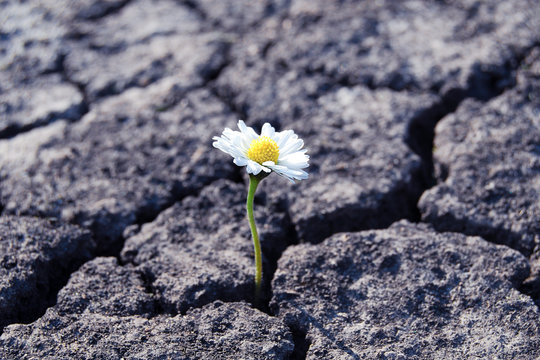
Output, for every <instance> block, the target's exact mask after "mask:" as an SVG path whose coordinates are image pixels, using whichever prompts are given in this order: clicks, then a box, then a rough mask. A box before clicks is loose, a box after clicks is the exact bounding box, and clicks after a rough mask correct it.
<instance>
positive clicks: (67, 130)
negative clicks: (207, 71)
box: [0, 78, 236, 254]
mask: <svg viewBox="0 0 540 360" xmlns="http://www.w3.org/2000/svg"><path fill="white" fill-rule="evenodd" d="M233 121H234V117H233V116H232V115H231V114H230V113H228V112H227V110H226V108H225V106H224V104H223V103H221V102H220V101H218V100H217V99H216V98H215V97H213V96H212V95H210V94H209V93H208V92H207V91H205V90H196V91H192V92H189V93H187V94H186V93H185V92H184V91H183V90H182V89H181V87H178V85H177V83H176V82H175V80H174V79H171V78H168V79H164V80H162V81H160V82H158V83H156V84H154V85H152V86H151V87H149V88H147V89H138V88H137V89H131V90H129V91H126V92H124V93H123V94H122V95H120V96H116V97H111V98H110V99H108V100H107V101H104V102H102V103H100V104H99V106H96V107H94V108H93V109H92V110H91V111H90V112H89V113H87V114H86V115H85V116H84V117H83V119H82V120H81V121H80V122H78V123H76V124H72V125H69V126H66V125H65V123H64V122H58V123H55V124H53V125H51V126H47V127H44V128H40V129H36V130H33V131H31V132H29V133H26V134H22V135H20V136H18V137H15V138H13V139H10V140H6V141H2V142H0V150H1V151H0V153H1V154H2V156H1V157H0V178H1V179H2V181H1V182H0V203H2V205H4V210H3V211H4V213H7V214H30V215H39V216H44V217H57V218H60V219H62V220H64V221H67V222H71V223H76V224H79V225H81V226H83V227H85V228H88V229H90V230H92V231H93V233H94V237H95V239H96V241H97V246H98V248H97V251H98V253H101V254H104V253H105V254H106V253H108V254H111V253H115V252H117V251H119V249H120V247H121V245H122V244H121V234H122V232H123V230H124V229H125V227H126V226H128V225H131V224H134V223H136V222H139V221H140V220H143V219H145V218H152V217H153V216H155V214H157V213H158V212H159V211H160V210H162V209H163V208H165V207H167V206H168V205H169V204H171V203H172V202H173V200H174V199H178V198H181V197H184V196H187V195H190V194H193V193H195V192H196V191H198V190H199V189H201V188H202V187H204V186H205V185H206V184H209V183H211V182H212V181H214V180H216V179H220V178H234V177H235V176H236V175H235V173H234V170H233V166H232V164H230V163H228V162H225V161H223V160H222V159H221V158H218V156H217V155H218V154H217V153H216V152H215V151H211V137H212V135H213V134H217V133H218V132H219V131H221V130H222V129H223V127H224V126H225V125H226V124H228V123H231V122H233Z"/></svg>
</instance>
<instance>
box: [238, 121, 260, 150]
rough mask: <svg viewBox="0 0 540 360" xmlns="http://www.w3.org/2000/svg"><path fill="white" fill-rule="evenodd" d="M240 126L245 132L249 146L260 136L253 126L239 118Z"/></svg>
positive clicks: (243, 132)
mask: <svg viewBox="0 0 540 360" xmlns="http://www.w3.org/2000/svg"><path fill="white" fill-rule="evenodd" d="M238 128H239V129H240V131H241V132H242V134H244V136H245V139H246V142H247V146H248V147H249V144H251V142H252V141H253V140H255V139H256V138H258V137H259V135H257V133H256V132H255V130H253V128H252V127H249V126H246V123H245V122H244V121H242V120H238Z"/></svg>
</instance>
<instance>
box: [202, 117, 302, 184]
mask: <svg viewBox="0 0 540 360" xmlns="http://www.w3.org/2000/svg"><path fill="white" fill-rule="evenodd" d="M238 128H239V129H240V131H234V130H231V129H229V128H226V129H225V130H223V134H222V135H221V136H214V138H213V140H215V141H214V143H213V144H212V145H213V146H214V147H215V148H218V149H219V150H221V151H223V152H226V153H227V154H229V155H231V156H232V157H233V158H234V160H233V162H234V163H235V164H236V165H238V166H245V167H246V171H247V173H248V174H253V175H259V174H260V173H261V171H262V172H264V173H266V174H268V173H270V172H272V171H274V172H275V173H276V174H278V175H281V176H283V177H285V178H287V179H289V180H290V181H291V182H293V183H294V180H304V179H307V178H308V173H307V172H305V171H304V170H302V169H305V168H307V167H308V166H309V164H308V161H309V156H308V155H306V152H307V150H306V149H304V150H302V147H303V146H304V141H302V139H299V138H298V135H296V134H295V133H294V131H292V130H285V131H276V130H275V129H274V128H273V127H272V125H270V124H269V123H265V124H264V125H263V127H262V131H261V135H257V133H256V132H255V130H253V128H251V127H248V126H246V124H245V123H244V122H243V121H242V120H238ZM263 175H264V174H263Z"/></svg>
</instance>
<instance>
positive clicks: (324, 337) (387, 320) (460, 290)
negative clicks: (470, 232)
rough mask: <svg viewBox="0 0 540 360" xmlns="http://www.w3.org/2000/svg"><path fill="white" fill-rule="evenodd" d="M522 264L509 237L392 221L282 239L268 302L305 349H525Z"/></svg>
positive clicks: (379, 353) (516, 353)
mask: <svg viewBox="0 0 540 360" xmlns="http://www.w3.org/2000/svg"><path fill="white" fill-rule="evenodd" d="M528 272H529V267H528V263H527V260H526V258H525V257H524V256H523V255H521V254H520V253H519V252H517V251H515V250H512V249H510V248H508V247H505V246H500V245H494V244H491V243H489V242H487V241H485V240H483V239H481V238H479V237H466V236H465V235H463V234H457V233H437V232H435V231H433V229H431V228H430V227H429V226H428V225H425V224H416V225H415V224H411V223H408V222H406V221H401V222H399V223H396V224H394V225H392V226H391V227H390V228H388V229H384V230H375V231H364V232H359V233H342V234H337V235H334V236H332V237H330V238H328V239H327V240H325V241H324V242H323V243H321V244H319V245H308V244H302V245H297V246H292V247H289V248H288V249H287V250H286V251H285V252H284V255H283V256H282V258H281V259H280V260H279V263H278V269H277V272H276V275H275V277H274V279H273V282H272V286H273V294H274V296H273V299H272V302H271V309H272V310H273V313H274V314H275V315H277V316H278V317H279V318H281V319H283V320H284V321H285V322H286V323H287V325H289V326H291V328H297V329H300V330H302V331H303V332H305V333H306V342H307V343H308V344H310V345H309V349H308V351H307V357H306V358H307V359H330V358H336V359H337V358H339V359H381V358H385V359H408V358H415V359H432V358H473V357H478V358H499V359H517V358H521V359H534V358H537V357H538V356H540V350H539V349H540V326H539V324H540V321H539V320H540V313H539V311H538V308H537V307H536V305H535V304H534V303H533V301H532V300H531V299H530V298H529V297H528V296H525V295H523V294H521V293H520V292H519V291H517V290H516V287H517V286H519V285H520V284H521V282H522V281H523V279H524V278H525V277H526V276H527V274H528Z"/></svg>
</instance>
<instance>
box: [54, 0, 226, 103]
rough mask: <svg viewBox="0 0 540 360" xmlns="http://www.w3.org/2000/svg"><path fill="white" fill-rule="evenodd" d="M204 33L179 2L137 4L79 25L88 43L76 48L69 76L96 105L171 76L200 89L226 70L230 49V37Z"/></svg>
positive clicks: (69, 62)
mask: <svg viewBox="0 0 540 360" xmlns="http://www.w3.org/2000/svg"><path fill="white" fill-rule="evenodd" d="M141 24H144V26H142V25H141ZM202 27H203V24H202V23H201V20H200V19H199V17H198V16H197V15H196V14H195V13H194V12H193V11H189V9H188V8H187V7H184V6H181V5H179V4H178V3H175V2H174V1H166V0H160V1H132V2H131V3H130V4H128V5H127V6H125V7H124V8H123V9H122V10H121V11H120V12H119V13H118V14H115V15H114V16H110V17H106V18H103V19H101V20H99V21H98V22H89V23H82V24H80V25H77V30H76V31H77V32H78V33H79V34H84V37H83V38H82V40H77V41H75V42H72V43H71V44H73V49H72V51H70V52H69V53H68V54H67V56H66V59H65V66H66V72H67V74H68V76H69V78H70V79H72V80H73V81H75V82H76V83H78V84H81V85H82V86H84V87H85V89H86V91H87V94H88V97H89V99H91V100H92V101H95V100H97V99H99V98H101V97H104V96H110V95H113V94H118V93H121V92H122V91H124V90H125V89H127V88H130V87H145V86H148V85H149V84H151V83H153V82H155V81H157V80H159V79H161V78H164V77H167V76H174V77H175V78H176V79H177V81H178V83H179V84H182V86H183V87H185V88H193V87H198V86H201V85H203V83H204V82H205V80H206V79H207V78H209V77H211V76H213V75H214V73H215V72H217V71H219V69H220V68H221V67H222V66H223V64H224V63H225V62H226V57H227V49H228V40H227V37H226V34H222V33H217V32H202ZM74 31H75V30H74Z"/></svg>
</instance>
